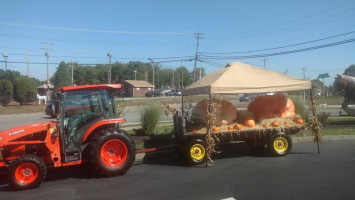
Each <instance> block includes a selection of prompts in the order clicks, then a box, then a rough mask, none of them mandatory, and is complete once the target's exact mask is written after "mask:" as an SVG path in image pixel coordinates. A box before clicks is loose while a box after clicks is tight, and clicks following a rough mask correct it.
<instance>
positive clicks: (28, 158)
mask: <svg viewBox="0 0 355 200" xmlns="http://www.w3.org/2000/svg"><path fill="white" fill-rule="evenodd" d="M7 169H8V173H7V174H8V180H9V184H10V187H11V188H13V189H15V190H26V189H32V188H36V187H39V186H40V185H41V183H42V181H43V180H44V178H45V177H46V174H47V166H46V164H45V163H44V161H43V160H42V159H41V158H39V157H38V156H36V155H31V154H27V155H23V156H21V157H19V158H18V159H16V160H14V161H13V162H12V163H11V164H10V165H9V166H8V168H7Z"/></svg>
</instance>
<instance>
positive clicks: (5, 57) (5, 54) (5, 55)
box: [2, 53, 9, 80]
mask: <svg viewBox="0 0 355 200" xmlns="http://www.w3.org/2000/svg"><path fill="white" fill-rule="evenodd" d="M2 56H3V57H4V59H5V79H6V80H7V57H9V56H8V55H7V53H3V54H2Z"/></svg>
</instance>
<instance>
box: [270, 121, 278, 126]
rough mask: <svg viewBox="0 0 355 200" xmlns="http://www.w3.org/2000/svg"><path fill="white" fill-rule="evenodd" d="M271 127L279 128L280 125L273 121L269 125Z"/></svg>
mask: <svg viewBox="0 0 355 200" xmlns="http://www.w3.org/2000/svg"><path fill="white" fill-rule="evenodd" d="M271 126H272V127H279V126H280V123H279V122H277V121H273V122H272V123H271Z"/></svg>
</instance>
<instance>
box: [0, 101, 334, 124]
mask: <svg viewBox="0 0 355 200" xmlns="http://www.w3.org/2000/svg"><path fill="white" fill-rule="evenodd" d="M175 107H176V108H177V109H179V107H181V106H180V105H178V104H176V105H175ZM142 108H143V107H137V106H129V107H126V108H125V116H124V118H125V119H126V122H127V124H126V125H132V124H139V123H140V120H139V118H140V113H141V110H142ZM339 110H340V106H335V107H322V108H318V110H317V111H318V112H323V111H324V112H329V113H331V115H332V116H338V115H339ZM49 120H55V119H53V118H50V117H48V116H46V115H45V114H44V112H43V113H33V114H21V115H0V130H7V129H9V128H13V127H17V126H21V125H26V124H30V123H36V122H45V121H49ZM160 121H164V122H166V121H172V115H169V117H166V116H165V115H164V114H162V115H161V118H160Z"/></svg>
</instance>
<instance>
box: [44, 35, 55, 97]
mask: <svg viewBox="0 0 355 200" xmlns="http://www.w3.org/2000/svg"><path fill="white" fill-rule="evenodd" d="M42 44H45V45H46V48H45V50H46V53H45V54H44V55H45V56H46V57H47V100H50V98H49V45H53V44H50V43H48V42H47V43H43V42H42ZM42 49H43V48H42Z"/></svg>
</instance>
